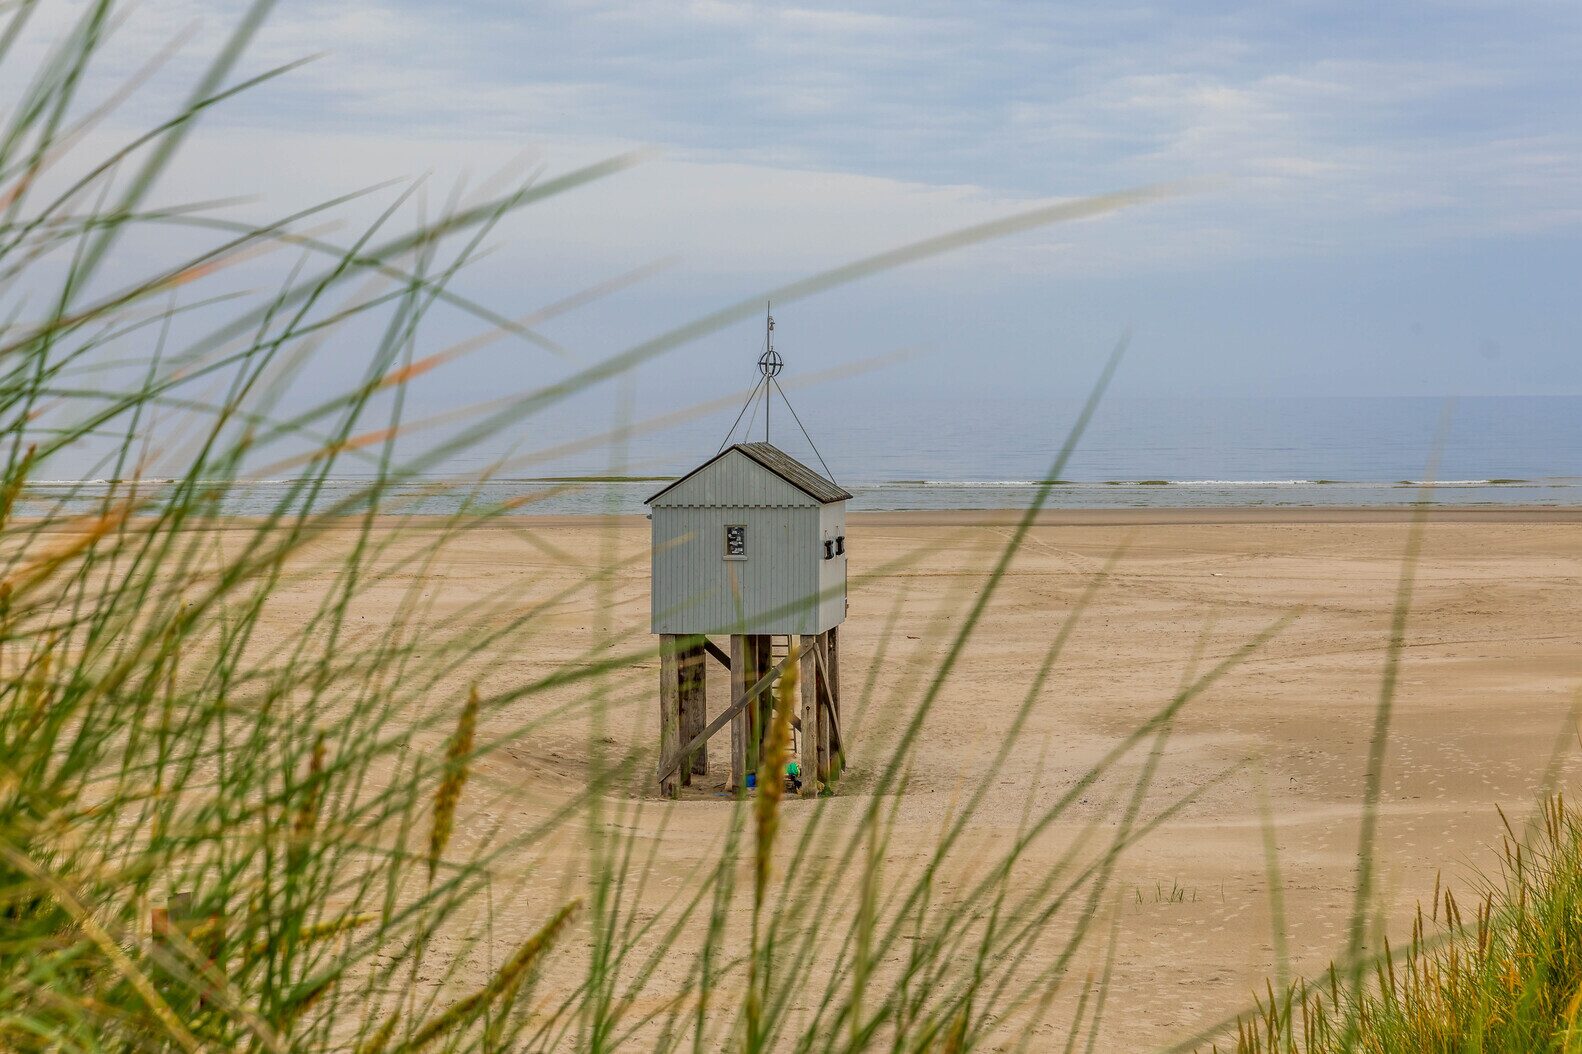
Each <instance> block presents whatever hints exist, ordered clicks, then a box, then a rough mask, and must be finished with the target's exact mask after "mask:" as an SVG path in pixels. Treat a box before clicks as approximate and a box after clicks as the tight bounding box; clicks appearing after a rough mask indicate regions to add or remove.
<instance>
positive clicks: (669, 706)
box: [659, 633, 681, 798]
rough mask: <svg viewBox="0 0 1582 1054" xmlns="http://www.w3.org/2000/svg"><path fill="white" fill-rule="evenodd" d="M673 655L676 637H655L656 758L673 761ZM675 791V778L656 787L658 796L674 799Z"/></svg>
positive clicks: (676, 684)
mask: <svg viewBox="0 0 1582 1054" xmlns="http://www.w3.org/2000/svg"><path fill="white" fill-rule="evenodd" d="M678 665H679V664H678V662H677V655H676V635H675V634H673V633H661V634H660V635H659V757H660V759H661V760H663V759H665V758H670V757H674V756H675V753H676V751H678V750H680V749H681V677H680V671H679V668H678ZM678 790H679V783H678V781H677V778H676V777H675V776H673V775H672V776H669V777H666V778H665V779H663V780H661V781H660V783H659V793H660V794H662V795H664V796H665V797H667V798H674V797H675V796H676V795H677V793H678Z"/></svg>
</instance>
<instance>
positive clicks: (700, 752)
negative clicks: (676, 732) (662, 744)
mask: <svg viewBox="0 0 1582 1054" xmlns="http://www.w3.org/2000/svg"><path fill="white" fill-rule="evenodd" d="M707 661H708V654H707V652H705V651H704V648H703V644H702V643H701V642H698V643H694V644H690V645H688V646H687V647H685V648H683V649H681V652H680V654H679V655H678V656H677V670H676V673H677V676H678V678H679V680H680V682H681V684H680V691H679V693H678V696H679V697H678V699H677V704H678V706H677V709H678V711H679V717H680V724H681V737H680V738H681V742H682V743H690V742H692V737H693V736H695V735H697V734H698V733H699V732H701V731H703V726H704V725H707V724H708V723H709V701H708V676H707V675H708V670H707V668H706V667H705V666H704V664H705V663H706V662H707ZM708 771H709V748H708V744H706V743H705V744H704V745H703V746H700V747H698V748H697V749H696V750H694V751H693V752H692V757H691V758H690V759H688V760H687V761H684V762H682V765H681V785H682V786H683V787H690V786H691V785H692V777H693V776H702V775H705V774H707V772H708Z"/></svg>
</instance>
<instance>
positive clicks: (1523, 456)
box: [18, 395, 1582, 516]
mask: <svg viewBox="0 0 1582 1054" xmlns="http://www.w3.org/2000/svg"><path fill="white" fill-rule="evenodd" d="M793 405H794V406H795V410H796V413H795V415H794V416H793V415H792V414H791V413H790V412H788V411H787V410H786V408H785V407H784V406H782V405H778V404H777V405H775V406H774V407H772V409H771V418H770V429H771V430H770V432H769V438H770V441H772V442H774V443H775V444H776V445H777V446H780V447H782V448H784V449H785V450H787V451H788V452H790V453H792V454H793V455H794V456H797V457H799V458H801V459H802V460H804V461H805V462H806V463H808V464H809V465H812V466H813V467H815V468H819V469H821V471H824V472H826V473H827V474H828V475H830V476H832V477H833V478H834V479H835V480H836V481H837V482H839V483H840V484H841V485H842V486H844V487H845V488H846V489H847V490H849V491H851V493H852V495H853V502H852V505H853V507H854V508H855V509H861V510H905V509H917V510H943V509H1002V508H1022V507H1025V506H1026V505H1027V504H1028V503H1029V502H1032V501H1034V500H1035V499H1036V498H1037V497H1038V495H1039V493H1040V492H1041V491H1044V492H1045V494H1044V502H1045V504H1046V506H1048V507H1051V508H1093V509H1126V508H1166V507H1168V508H1180V507H1188V508H1211V507H1226V506H1252V507H1322V506H1391V505H1404V504H1408V503H1411V502H1413V501H1416V500H1419V499H1421V498H1423V497H1425V496H1426V497H1428V498H1429V499H1430V500H1432V501H1434V502H1436V503H1440V504H1446V505H1458V506H1497V505H1529V506H1568V505H1582V397H1579V396H1488V397H1459V398H1456V399H1453V400H1447V399H1444V398H1429V397H1422V398H1417V397H1369V398H1251V397H1249V398H1190V399H1189V398H1147V399H1143V398H1132V399H1127V398H1116V399H1110V400H1107V401H1106V402H1104V403H1103V404H1102V405H1100V406H1099V407H1098V409H1097V411H1096V412H1095V413H1094V414H1093V416H1092V419H1091V420H1090V421H1089V422H1088V424H1087V426H1086V428H1085V429H1083V430H1082V432H1081V434H1080V436H1078V437H1077V438H1076V440H1075V442H1074V443H1072V444H1071V448H1070V450H1069V452H1068V453H1067V454H1064V455H1063V454H1062V449H1063V448H1064V447H1065V446H1066V445H1067V443H1068V440H1070V438H1071V436H1072V434H1073V429H1074V426H1075V424H1076V422H1077V420H1078V418H1079V415H1080V411H1081V406H1080V404H1079V403H1078V402H1077V401H1074V400H1072V401H1061V400H1049V399H1044V398H1034V397H1016V396H1011V397H992V398H991V397H968V396H963V397H959V398H947V397H939V396H922V397H901V396H891V397H879V398H868V399H852V398H840V397H838V396H837V397H827V396H823V397H815V396H811V395H810V396H803V397H801V398H797V399H796V400H795V402H794V404H793ZM752 409H753V411H754V412H753V413H752V415H751V416H750V417H749V416H747V415H743V417H742V418H741V419H740V420H736V421H735V425H734V429H733V426H732V422H733V419H734V418H735V417H736V414H735V411H734V409H732V410H730V411H720V412H716V413H710V414H699V415H697V416H694V417H688V418H687V419H685V420H682V421H680V422H679V423H678V422H676V421H674V420H665V419H663V418H664V417H665V416H666V415H657V417H658V418H660V419H657V420H653V421H650V420H645V419H644V418H643V416H642V415H641V414H640V413H630V414H628V415H626V416H625V417H623V419H621V420H616V419H615V418H614V417H613V416H610V417H609V419H607V420H606V419H601V418H602V417H603V416H605V415H602V414H601V413H598V412H589V411H588V410H586V409H585V408H584V409H582V410H573V409H570V408H567V409H564V410H560V409H552V410H551V411H549V412H546V413H544V414H542V415H538V416H535V417H533V418H530V419H528V420H527V421H525V422H523V423H522V425H521V426H520V427H519V428H518V429H516V430H515V431H514V432H513V434H511V435H509V436H500V437H497V438H496V439H495V440H494V441H492V442H489V443H485V444H482V445H480V446H478V447H476V448H473V449H470V450H468V451H466V452H465V453H461V454H452V455H449V456H446V457H443V458H438V459H434V460H430V461H428V462H426V463H424V464H421V465H420V466H419V469H420V470H419V471H417V472H415V473H414V474H412V475H409V476H403V477H402V478H400V479H398V480H396V481H394V482H388V483H387V484H386V485H385V486H384V487H382V488H381V489H380V492H379V495H378V502H379V507H380V509H381V510H382V511H385V512H390V513H404V514H432V515H449V514H452V513H455V512H456V511H457V510H459V509H462V508H464V507H470V508H477V509H480V510H486V509H490V508H502V507H503V508H505V509H506V510H507V512H508V514H510V515H519V516H531V515H544V514H597V513H616V514H634V513H641V512H643V510H644V505H643V502H644V500H645V499H646V498H647V497H649V496H650V495H651V494H653V493H654V492H655V491H656V490H658V489H660V488H661V487H662V486H663V485H664V483H665V481H666V480H668V479H670V478H673V477H674V476H676V475H678V474H681V473H684V472H685V471H687V470H688V469H690V468H692V467H694V466H696V465H698V464H701V463H702V462H703V461H705V460H707V459H708V458H709V457H711V456H713V455H714V454H715V453H716V452H717V451H718V450H719V449H721V447H722V446H723V445H726V444H728V442H729V441H731V440H738V441H739V440H742V439H753V440H761V439H763V438H764V422H763V419H762V416H761V414H759V413H758V412H757V409H758V408H757V407H756V406H754V407H752ZM355 469H356V466H355V465H348V471H345V472H342V473H341V474H339V475H337V476H335V477H333V478H331V479H329V480H326V481H324V483H323V484H322V486H320V487H319V488H317V490H316V491H314V492H312V495H311V501H312V502H313V503H314V504H315V505H317V506H318V507H320V508H325V509H344V510H345V511H348V512H351V511H360V510H361V509H362V508H365V507H366V503H367V496H368V494H369V490H370V481H371V477H370V476H369V475H366V474H363V473H360V472H358V471H356V470H355ZM1429 484H1431V489H1428V488H1427V485H1429ZM109 486H110V482H109V481H107V480H102V479H91V480H89V481H87V482H86V483H85V482H84V481H83V480H57V481H41V482H35V483H34V484H32V485H31V486H29V487H28V488H27V491H26V492H25V494H24V495H23V496H22V500H21V501H20V503H19V508H18V511H19V512H21V513H24V514H26V513H28V512H33V513H39V512H44V511H54V512H60V511H74V510H78V509H87V508H90V507H92V505H93V503H94V501H95V499H96V498H98V497H101V496H102V494H103V493H104V492H105V490H107V489H108V488H109ZM176 486H177V484H176V482H175V481H173V480H160V479H151V480H145V481H143V482H142V483H141V484H140V491H139V493H141V494H142V495H144V496H146V497H149V498H153V499H155V500H157V499H158V497H159V496H160V494H161V490H162V488H164V489H166V490H174V488H175V487H176ZM308 495H309V492H308V491H307V490H305V489H304V488H303V486H302V484H301V482H300V480H297V479H295V478H293V477H292V476H290V475H275V476H270V477H267V478H264V477H254V478H244V479H242V480H240V481H238V482H235V483H233V484H231V485H229V486H228V487H226V488H225V489H224V491H223V497H222V499H221V511H222V512H226V513H234V514H241V515H260V514H266V513H269V512H271V511H277V510H279V509H281V508H282V507H284V506H288V505H290V504H291V503H294V502H301V501H303V500H309V499H308Z"/></svg>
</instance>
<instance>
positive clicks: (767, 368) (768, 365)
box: [758, 301, 785, 443]
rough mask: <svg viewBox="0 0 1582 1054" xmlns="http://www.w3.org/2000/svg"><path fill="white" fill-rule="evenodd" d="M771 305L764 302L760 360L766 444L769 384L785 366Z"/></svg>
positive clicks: (767, 439)
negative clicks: (777, 346) (777, 351)
mask: <svg viewBox="0 0 1582 1054" xmlns="http://www.w3.org/2000/svg"><path fill="white" fill-rule="evenodd" d="M772 306H773V305H771V304H770V303H769V302H768V301H765V302H764V353H763V355H761V356H760V357H759V359H758V372H759V373H761V374H763V375H764V377H765V381H764V442H765V443H767V442H769V403H770V395H771V394H772V393H771V392H770V391H769V383H770V382H771V381H773V380H774V378H775V376H776V375H777V374H778V373H779V372H780V370H781V368H782V367H783V366H784V365H785V363H784V362H783V361H781V359H780V356H779V354H778V353H776V351H775V317H774V316H773V315H771V314H770V313H769V311H770V308H771V307H772Z"/></svg>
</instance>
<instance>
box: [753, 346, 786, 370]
mask: <svg viewBox="0 0 1582 1054" xmlns="http://www.w3.org/2000/svg"><path fill="white" fill-rule="evenodd" d="M784 366H785V362H784V360H782V359H781V358H780V353H779V352H778V351H776V350H775V349H773V348H770V349H769V350H768V351H766V352H764V353H763V354H762V355H760V356H758V372H759V373H761V374H763V375H764V376H765V377H774V376H776V375H778V374H779V373H780V370H781V369H782V368H783V367H784Z"/></svg>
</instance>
